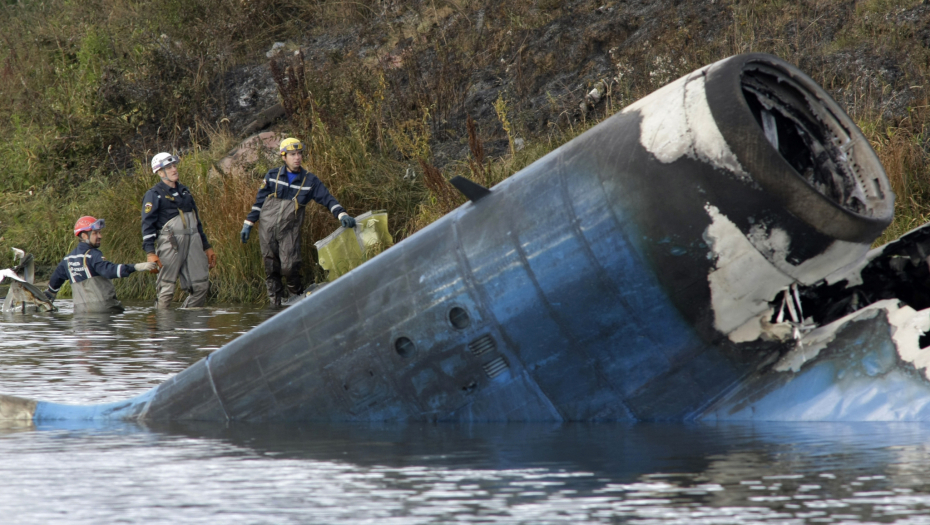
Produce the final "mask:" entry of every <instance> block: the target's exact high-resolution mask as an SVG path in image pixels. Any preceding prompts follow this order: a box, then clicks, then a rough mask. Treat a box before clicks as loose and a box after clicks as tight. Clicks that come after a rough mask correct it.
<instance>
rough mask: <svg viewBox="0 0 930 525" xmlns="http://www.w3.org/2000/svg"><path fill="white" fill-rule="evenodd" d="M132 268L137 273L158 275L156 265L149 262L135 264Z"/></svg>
mask: <svg viewBox="0 0 930 525" xmlns="http://www.w3.org/2000/svg"><path fill="white" fill-rule="evenodd" d="M132 267H133V268H135V269H136V271H137V272H152V273H158V265H157V264H155V263H154V262H151V261H150V262H144V263H136V264H133V265H132Z"/></svg>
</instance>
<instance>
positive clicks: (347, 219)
mask: <svg viewBox="0 0 930 525" xmlns="http://www.w3.org/2000/svg"><path fill="white" fill-rule="evenodd" d="M339 222H341V223H342V227H343V228H355V217H352V216H351V215H349V214H348V213H342V214H340V215H339Z"/></svg>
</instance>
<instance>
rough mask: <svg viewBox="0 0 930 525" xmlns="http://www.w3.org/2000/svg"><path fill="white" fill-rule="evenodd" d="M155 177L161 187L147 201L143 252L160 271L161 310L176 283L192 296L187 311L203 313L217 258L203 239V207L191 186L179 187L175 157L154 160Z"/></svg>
mask: <svg viewBox="0 0 930 525" xmlns="http://www.w3.org/2000/svg"><path fill="white" fill-rule="evenodd" d="M152 173H155V174H156V175H158V176H159V177H161V182H159V183H158V184H156V185H155V186H153V187H152V189H150V190H149V191H148V192H146V194H145V197H143V199H142V249H143V250H145V253H147V254H148V260H149V261H150V262H154V263H156V264H157V265H158V267H159V268H161V270H160V271H159V272H158V279H157V280H156V281H155V294H156V302H155V305H156V306H157V307H158V308H167V307H168V306H169V305H170V304H171V299H172V297H174V289H175V286H176V281H177V280H178V279H180V280H181V289H182V290H185V291H187V292H188V294H189V295H188V296H187V299H186V300H185V301H184V303H183V304H182V305H181V307H182V308H197V307H200V306H203V305H204V303H205V302H206V300H207V291H208V290H209V288H210V282H209V270H211V269H213V268H215V267H216V254H215V253H214V252H213V248H211V247H210V243H208V242H207V236H206V235H204V233H203V225H202V224H201V222H200V213H199V212H198V211H197V204H195V203H194V197H193V195H191V192H190V190H189V189H187V186H185V185H183V184H181V183H180V182H178V158H177V157H175V156H174V155H172V154H170V153H159V154H158V155H155V156H154V157H152Z"/></svg>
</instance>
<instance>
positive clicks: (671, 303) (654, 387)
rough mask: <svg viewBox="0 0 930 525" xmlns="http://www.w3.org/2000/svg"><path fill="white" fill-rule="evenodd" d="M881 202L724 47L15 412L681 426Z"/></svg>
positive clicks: (859, 250) (859, 239) (767, 72)
mask: <svg viewBox="0 0 930 525" xmlns="http://www.w3.org/2000/svg"><path fill="white" fill-rule="evenodd" d="M893 198H894V197H893V194H892V192H891V190H890V189H889V186H888V182H887V180H886V178H885V175H884V173H883V171H882V168H881V166H880V164H879V162H878V160H877V158H876V156H875V154H874V152H873V151H872V150H871V148H870V147H869V145H868V143H867V141H866V140H865V139H864V138H863V136H862V134H861V133H860V132H859V131H858V130H857V129H856V127H855V125H854V124H853V123H852V121H851V120H850V119H849V117H848V116H847V115H846V114H845V113H844V112H843V111H842V110H841V109H840V108H839V107H838V106H837V105H836V104H835V103H834V102H833V101H832V100H831V99H830V98H829V97H828V96H827V94H826V93H825V92H824V91H823V90H822V89H821V88H819V87H818V86H817V85H816V84H815V83H814V82H813V81H811V80H810V79H809V78H808V77H807V76H805V75H804V74H803V73H801V72H800V71H798V70H797V69H796V68H794V67H793V66H791V65H789V64H787V63H785V62H783V61H781V60H779V59H777V58H775V57H772V56H769V55H761V54H752V55H740V56H735V57H731V58H728V59H726V60H722V61H720V62H717V63H715V64H711V65H709V66H706V67H703V68H701V69H699V70H697V71H695V72H693V73H691V74H689V75H686V76H685V77H682V78H681V79H679V80H677V81H675V82H673V83H671V84H669V85H667V86H665V87H663V88H662V89H660V90H658V91H656V92H655V93H653V94H651V95H649V96H648V97H646V98H644V99H642V100H640V101H638V102H636V103H634V104H632V105H631V106H629V107H627V108H626V109H624V110H623V111H622V112H620V113H618V114H616V115H614V116H613V117H611V118H609V119H607V120H606V121H604V122H602V123H601V124H599V125H598V126H596V127H594V128H593V129H591V130H590V131H588V132H586V133H585V134H583V135H581V136H580V137H578V138H576V139H575V140H573V141H571V142H569V143H568V144H566V145H564V146H562V147H560V148H559V149H557V150H556V151H553V152H552V153H550V154H549V155H547V156H546V157H544V158H542V159H540V160H539V161H537V162H536V163H534V164H533V165H531V166H529V167H528V168H526V169H524V170H523V171H521V172H520V173H517V174H516V175H514V176H512V177H511V178H509V179H507V180H506V181H504V182H502V183H501V184H499V185H497V186H496V187H495V188H494V189H493V191H491V192H489V193H487V194H486V195H483V196H481V198H480V199H474V202H469V203H466V204H465V205H463V206H462V207H460V208H458V209H457V210H455V211H453V212H452V213H450V214H449V215H447V216H445V217H443V218H442V219H440V220H439V221H437V222H435V223H434V224H431V225H430V226H428V227H427V228H425V229H423V230H422V231H420V232H418V233H417V234H415V235H413V236H411V237H410V238H408V239H406V240H404V241H403V242H401V243H399V244H397V245H396V246H394V247H393V248H391V249H389V250H387V251H385V252H384V253H383V254H381V255H379V256H378V257H376V258H374V259H373V260H371V261H369V262H368V263H366V264H364V265H362V266H361V267H359V268H357V269H355V270H353V271H352V272H350V273H349V274H347V275H345V276H343V277H342V278H340V279H339V280H338V281H336V282H334V283H333V284H331V285H329V286H327V287H325V288H323V289H321V290H320V291H319V292H317V293H315V294H313V295H312V296H311V297H309V298H308V299H306V300H304V301H301V302H300V303H298V304H297V305H295V306H293V307H291V308H289V309H288V310H286V311H284V312H282V313H281V314H279V315H277V316H275V317H273V318H271V319H270V320H268V321H266V322H265V323H263V324H262V325H260V326H258V327H256V328H255V329H253V330H251V331H250V332H248V333H247V334H245V335H243V336H242V337H239V338H238V339H236V340H235V341H232V342H231V343H229V344H227V345H226V346H225V347H223V348H222V349H220V350H218V351H216V352H214V353H213V354H211V355H210V356H209V357H207V358H206V359H203V360H201V361H200V362H198V363H196V364H194V365H193V366H191V367H190V368H189V369H187V370H185V371H184V372H182V373H180V374H178V375H177V376H175V377H174V378H172V379H170V380H168V381H167V382H165V383H164V384H162V385H160V386H159V387H157V388H155V389H153V390H152V391H150V392H148V393H146V394H144V395H143V396H140V397H139V398H136V399H133V400H129V401H127V402H124V403H114V404H110V405H105V406H100V407H68V406H64V405H51V404H47V403H41V402H40V403H38V404H37V405H36V406H35V409H34V417H35V418H38V419H56V418H73V417H78V418H138V419H148V420H162V419H201V420H227V419H229V420H249V421H260V420H284V421H288V420H468V421H476V420H595V419H639V420H656V419H681V418H688V417H693V416H694V415H695V414H698V413H699V412H700V410H701V409H702V408H704V407H706V406H707V405H708V404H709V403H711V402H712V401H713V400H715V399H717V398H718V397H719V396H721V395H722V394H723V393H724V392H725V391H727V390H728V389H731V388H732V387H733V386H734V385H736V384H737V383H738V382H739V381H740V380H741V379H742V378H744V377H746V376H747V375H748V374H749V373H751V372H752V371H754V370H756V369H758V368H759V367H760V366H763V365H765V364H766V363H771V362H772V361H773V360H774V359H775V358H777V357H778V355H780V353H781V352H783V351H784V349H785V348H786V343H783V342H781V341H780V340H779V338H784V330H779V329H778V328H779V327H778V326H777V325H778V324H779V323H778V322H775V321H773V320H772V306H771V304H770V302H771V301H773V300H774V299H775V298H776V297H778V296H780V294H781V293H782V292H783V291H784V290H786V289H788V288H789V287H790V286H792V285H794V284H798V283H800V284H813V283H815V282H818V281H820V280H821V279H823V278H824V277H825V276H827V275H828V274H830V273H831V272H834V271H836V270H838V269H839V268H840V267H842V266H846V265H849V264H852V263H854V262H856V261H857V260H858V259H861V258H862V256H863V255H864V254H865V253H866V251H867V250H868V248H869V244H870V243H871V242H872V241H873V240H874V239H875V238H876V236H877V235H878V234H879V233H880V232H881V231H882V230H883V229H884V228H885V227H886V225H887V224H888V223H889V222H890V220H891V214H892V208H893ZM781 324H784V323H781ZM789 332H790V331H789ZM791 343H792V342H791V341H789V343H788V344H791Z"/></svg>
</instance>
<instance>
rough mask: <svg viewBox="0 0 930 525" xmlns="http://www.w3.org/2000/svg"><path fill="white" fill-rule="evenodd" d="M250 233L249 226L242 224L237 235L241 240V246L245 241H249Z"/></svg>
mask: <svg viewBox="0 0 930 525" xmlns="http://www.w3.org/2000/svg"><path fill="white" fill-rule="evenodd" d="M251 231H252V225H251V224H243V225H242V231H241V232H240V233H239V238H240V239H241V240H242V244H245V241H247V240H249V232H251Z"/></svg>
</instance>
